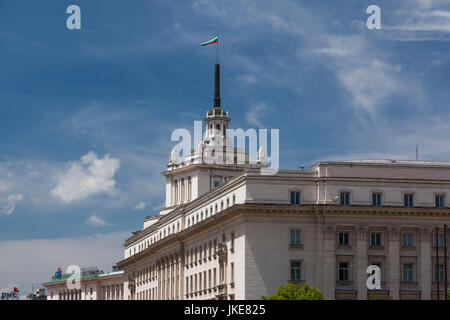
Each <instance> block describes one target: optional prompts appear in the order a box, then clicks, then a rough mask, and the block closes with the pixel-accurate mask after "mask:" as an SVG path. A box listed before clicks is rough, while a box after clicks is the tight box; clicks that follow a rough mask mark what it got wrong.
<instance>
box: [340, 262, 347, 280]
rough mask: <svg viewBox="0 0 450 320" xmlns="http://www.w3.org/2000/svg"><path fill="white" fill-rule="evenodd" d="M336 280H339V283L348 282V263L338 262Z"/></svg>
mask: <svg viewBox="0 0 450 320" xmlns="http://www.w3.org/2000/svg"><path fill="white" fill-rule="evenodd" d="M338 279H339V281H349V263H348V262H339V267H338Z"/></svg>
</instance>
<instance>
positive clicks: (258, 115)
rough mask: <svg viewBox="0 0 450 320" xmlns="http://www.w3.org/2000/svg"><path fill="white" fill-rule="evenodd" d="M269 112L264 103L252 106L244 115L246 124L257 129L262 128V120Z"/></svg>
mask: <svg viewBox="0 0 450 320" xmlns="http://www.w3.org/2000/svg"><path fill="white" fill-rule="evenodd" d="M269 111H270V108H269V107H268V105H267V104H266V103H265V102H260V103H258V104H255V105H253V106H252V107H251V108H250V110H249V111H247V113H246V114H245V117H246V119H247V122H248V123H249V124H251V125H253V126H256V127H257V128H263V127H264V125H263V122H262V121H263V120H262V119H263V118H264V116H266V115H267V114H268V113H269Z"/></svg>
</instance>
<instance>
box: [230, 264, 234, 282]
mask: <svg viewBox="0 0 450 320" xmlns="http://www.w3.org/2000/svg"><path fill="white" fill-rule="evenodd" d="M230 269H231V270H230V278H231V279H230V280H231V282H234V262H232V263H231V264H230Z"/></svg>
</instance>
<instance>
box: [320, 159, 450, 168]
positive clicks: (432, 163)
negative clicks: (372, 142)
mask: <svg viewBox="0 0 450 320" xmlns="http://www.w3.org/2000/svg"><path fill="white" fill-rule="evenodd" d="M319 164H347V165H348V164H355V165H399V166H412V167H416V166H420V167H427V166H430V167H450V162H449V161H427V160H395V159H366V160H364V159H362V160H332V161H319V162H317V163H315V164H314V165H313V166H316V165H319Z"/></svg>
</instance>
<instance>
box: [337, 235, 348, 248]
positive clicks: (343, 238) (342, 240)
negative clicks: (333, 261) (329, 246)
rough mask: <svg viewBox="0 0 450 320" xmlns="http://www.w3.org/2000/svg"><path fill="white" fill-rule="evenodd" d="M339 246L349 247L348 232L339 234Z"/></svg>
mask: <svg viewBox="0 0 450 320" xmlns="http://www.w3.org/2000/svg"><path fill="white" fill-rule="evenodd" d="M339 245H340V246H349V245H350V234H349V232H339Z"/></svg>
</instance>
